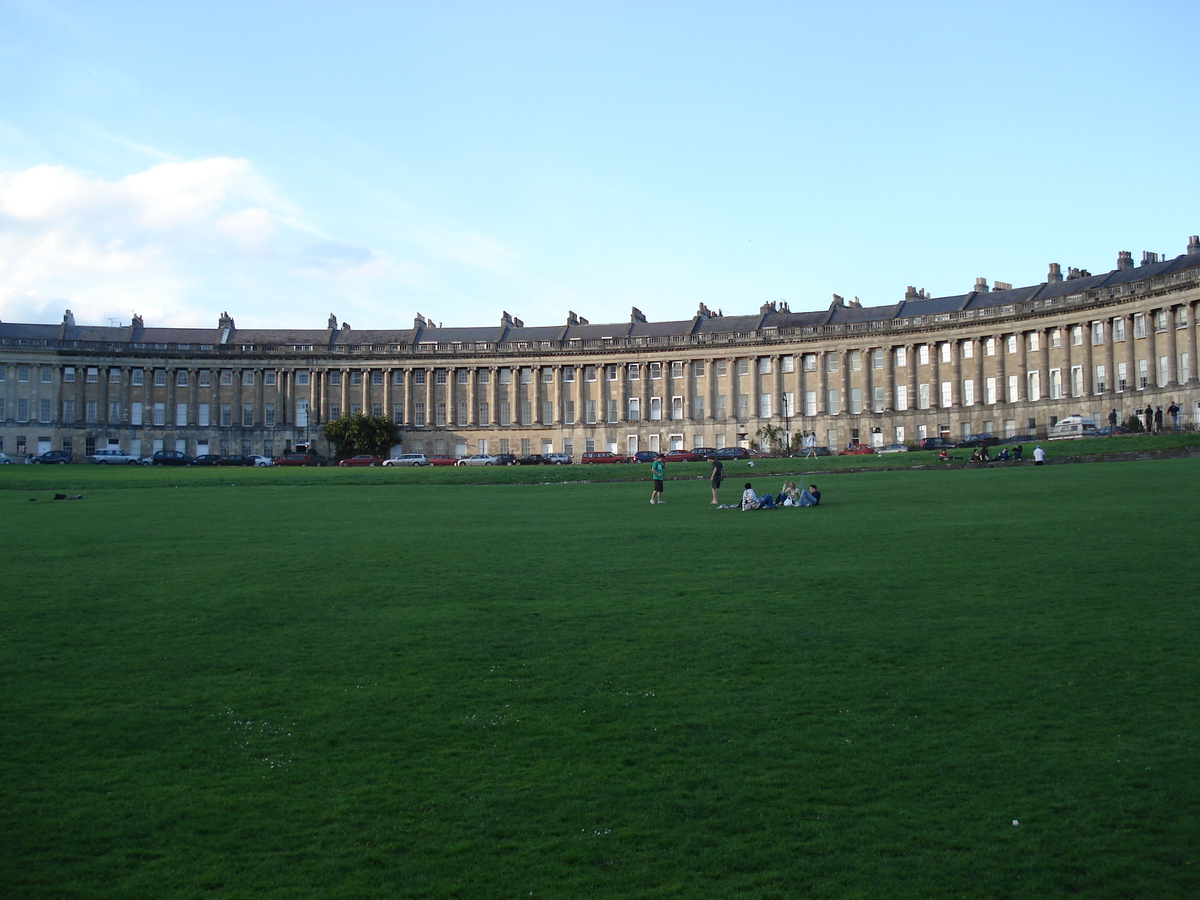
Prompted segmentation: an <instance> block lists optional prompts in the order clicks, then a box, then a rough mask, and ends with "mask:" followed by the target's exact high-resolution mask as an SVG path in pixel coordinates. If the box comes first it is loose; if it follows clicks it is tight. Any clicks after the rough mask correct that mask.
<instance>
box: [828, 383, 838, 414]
mask: <svg viewBox="0 0 1200 900" xmlns="http://www.w3.org/2000/svg"><path fill="white" fill-rule="evenodd" d="M838 399H839V398H838V392H837V388H830V389H829V390H828V391H827V392H826V397H825V412H826V413H828V414H829V415H831V416H836V415H837V414H838Z"/></svg>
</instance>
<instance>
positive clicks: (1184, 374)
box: [1179, 353, 1191, 384]
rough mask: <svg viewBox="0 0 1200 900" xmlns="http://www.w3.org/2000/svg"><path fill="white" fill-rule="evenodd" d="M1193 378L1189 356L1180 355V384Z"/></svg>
mask: <svg viewBox="0 0 1200 900" xmlns="http://www.w3.org/2000/svg"><path fill="white" fill-rule="evenodd" d="M1190 377H1191V370H1190V369H1189V368H1188V355H1187V354H1186V353H1180V354H1179V383H1180V384H1183V383H1185V382H1186V381H1187V380H1188V379H1189V378H1190Z"/></svg>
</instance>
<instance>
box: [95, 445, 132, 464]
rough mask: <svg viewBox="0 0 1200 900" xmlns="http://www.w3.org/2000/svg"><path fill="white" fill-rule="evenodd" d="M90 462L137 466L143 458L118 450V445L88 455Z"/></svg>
mask: <svg viewBox="0 0 1200 900" xmlns="http://www.w3.org/2000/svg"><path fill="white" fill-rule="evenodd" d="M88 462H93V463H96V464H98V465H102V466H136V465H137V464H138V463H140V462H141V458H140V457H137V456H132V455H130V454H128V453H126V452H125V451H123V450H118V449H117V448H116V447H108V448H106V449H104V450H97V451H96V452H95V453H93V454H92V455H91V456H89V457H88Z"/></svg>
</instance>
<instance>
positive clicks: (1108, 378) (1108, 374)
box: [1100, 319, 1117, 396]
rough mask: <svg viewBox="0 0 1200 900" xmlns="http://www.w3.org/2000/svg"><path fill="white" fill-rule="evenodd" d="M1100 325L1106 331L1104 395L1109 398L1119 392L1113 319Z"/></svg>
mask: <svg viewBox="0 0 1200 900" xmlns="http://www.w3.org/2000/svg"><path fill="white" fill-rule="evenodd" d="M1100 324H1101V327H1102V328H1103V329H1104V387H1105V390H1104V394H1105V396H1108V395H1110V394H1112V393H1114V392H1115V391H1116V390H1117V368H1116V365H1115V363H1114V362H1113V352H1114V344H1113V329H1112V319H1103V320H1102V321H1101V323H1100Z"/></svg>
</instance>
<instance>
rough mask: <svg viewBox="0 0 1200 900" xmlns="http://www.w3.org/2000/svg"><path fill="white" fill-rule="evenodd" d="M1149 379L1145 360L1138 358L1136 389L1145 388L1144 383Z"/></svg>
mask: <svg viewBox="0 0 1200 900" xmlns="http://www.w3.org/2000/svg"><path fill="white" fill-rule="evenodd" d="M1149 381H1150V375H1149V369H1148V368H1147V366H1146V360H1144V359H1139V360H1138V361H1137V386H1138V390H1139V391H1140V390H1145V388H1146V385H1147V384H1148V383H1149Z"/></svg>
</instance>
